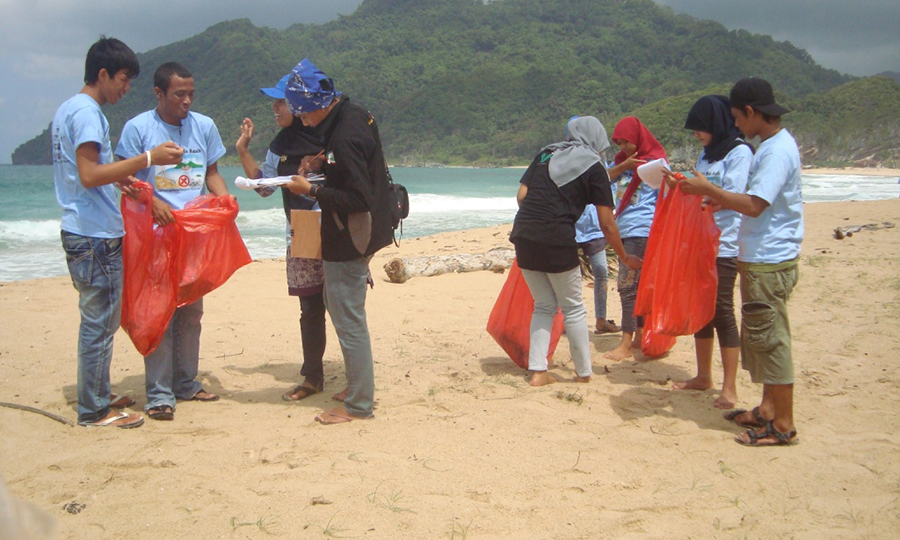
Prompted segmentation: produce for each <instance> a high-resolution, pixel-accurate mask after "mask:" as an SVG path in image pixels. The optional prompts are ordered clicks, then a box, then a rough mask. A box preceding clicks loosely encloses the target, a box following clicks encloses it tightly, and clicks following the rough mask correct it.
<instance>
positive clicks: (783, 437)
mask: <svg viewBox="0 0 900 540" xmlns="http://www.w3.org/2000/svg"><path fill="white" fill-rule="evenodd" d="M769 437H774V438H775V441H774V442H762V440H763V439H767V438H769ZM747 438H748V439H750V440H749V441H744V440H742V439H741V438H740V437H739V436H738V437H735V438H734V442H736V443H738V444H740V445H742V446H756V447H761V446H793V445H795V444H797V443H798V442H800V439H798V438H797V430H796V429H792V430H791V431H790V433H784V432H781V431H778V430H777V429H775V426H774V425H772V422H766V429H765V430H763V432H762V434H761V435H760V434H759V433H757V432H756V431H754V430H752V429H748V430H747Z"/></svg>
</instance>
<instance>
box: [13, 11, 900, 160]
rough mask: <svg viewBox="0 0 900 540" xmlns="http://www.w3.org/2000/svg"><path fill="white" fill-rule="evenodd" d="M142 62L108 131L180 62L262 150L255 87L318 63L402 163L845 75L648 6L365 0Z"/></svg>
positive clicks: (177, 46)
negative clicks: (747, 82)
mask: <svg viewBox="0 0 900 540" xmlns="http://www.w3.org/2000/svg"><path fill="white" fill-rule="evenodd" d="M119 37H121V38H122V39H124V40H125V41H126V42H127V41H128V39H127V36H119ZM139 57H140V60H141V66H142V74H141V76H140V77H139V78H138V79H137V80H136V81H135V83H134V86H133V90H132V92H131V93H130V94H128V95H127V96H126V97H125V98H124V99H123V100H122V101H121V102H120V103H119V104H118V105H116V106H115V107H106V108H105V112H106V114H107V115H108V117H109V119H110V123H111V125H112V133H113V134H114V135H116V134H118V133H119V132H120V130H121V127H122V125H123V124H124V122H125V121H126V120H127V119H128V118H130V117H132V116H134V115H135V114H137V113H139V112H141V111H143V110H146V109H149V108H152V107H153V106H154V105H155V102H154V100H153V98H152V93H151V90H152V89H151V86H152V73H153V71H154V70H155V69H156V67H157V66H158V65H159V64H160V63H162V62H165V61H169V60H176V61H179V62H182V63H183V64H185V65H186V66H187V67H188V68H189V69H191V70H192V71H193V72H194V75H195V80H196V87H197V94H196V101H195V105H194V110H196V111H198V112H202V113H204V114H208V115H209V116H211V117H213V118H214V119H215V120H216V122H217V124H218V126H219V130H220V132H221V133H222V137H223V139H224V140H225V141H226V146H227V147H229V149H231V148H232V146H233V142H234V139H235V138H236V135H237V131H238V125H239V123H240V121H241V119H242V118H243V117H244V116H249V117H251V118H252V119H253V120H254V123H255V124H256V126H257V136H256V137H255V140H254V145H253V146H252V150H253V152H254V154H255V155H257V156H262V155H263V154H264V149H265V147H266V146H267V144H268V142H269V140H271V138H272V136H273V135H274V133H275V129H276V128H275V126H274V122H273V121H272V119H271V111H270V105H271V101H270V100H269V99H268V98H265V97H263V96H262V95H261V94H259V92H258V91H257V89H258V88H259V87H260V86H269V85H271V84H273V83H274V82H275V81H277V80H278V78H279V77H280V76H281V75H283V74H284V73H286V72H287V71H288V70H290V68H291V67H292V66H293V65H294V64H295V63H296V62H298V61H300V60H301V59H302V58H304V57H309V58H310V59H312V60H313V62H314V63H316V65H318V66H319V67H320V68H322V69H323V70H324V71H325V72H326V73H328V74H329V75H330V76H332V77H333V78H334V79H335V81H336V84H337V86H338V88H339V89H340V90H342V91H343V92H344V93H345V94H347V95H349V96H350V97H351V98H352V99H353V100H355V101H357V102H360V103H362V104H364V105H366V106H367V107H368V108H369V109H370V110H371V111H372V112H373V113H374V114H375V116H376V118H377V119H378V121H379V124H380V127H381V133H382V138H383V140H384V144H385V151H386V153H387V154H388V158H389V160H390V161H392V162H394V163H407V164H423V163H446V164H478V165H498V164H499V165H502V164H509V163H522V162H525V161H527V160H528V159H529V158H530V157H531V155H532V154H533V153H534V152H535V151H536V149H537V148H539V147H540V146H541V145H542V144H545V143H547V142H551V141H553V140H556V139H558V138H559V137H560V136H561V134H562V127H563V125H564V122H565V119H566V118H568V117H569V116H572V115H574V114H580V115H585V114H592V115H595V116H598V117H599V118H600V119H601V120H602V121H603V122H604V123H605V124H606V125H607V126H608V127H609V128H610V131H611V128H612V125H613V124H614V123H615V121H617V120H618V119H619V118H621V117H622V116H624V115H625V114H628V113H629V112H632V111H642V110H645V109H644V108H646V107H651V109H646V110H647V112H648V114H650V113H651V111H668V110H669V109H671V110H670V111H669V112H668V113H667V114H670V116H671V118H669V120H670V122H669V124H667V125H671V126H674V128H675V134H674V135H673V136H675V137H682V139H683V138H684V133H682V131H683V130H681V125H682V124H681V123H682V122H683V116H684V114H685V113H686V110H687V109H686V108H685V107H684V106H683V103H687V106H689V105H690V101H691V99H693V98H691V97H690V96H694V97H696V95H694V94H693V93H695V92H697V91H702V90H706V89H709V88H719V89H718V90H717V91H720V92H721V91H727V89H728V87H729V85H730V83H732V82H734V81H735V80H737V79H739V78H741V77H745V76H750V75H755V76H761V77H765V78H767V79H769V80H770V81H772V83H773V85H774V86H775V88H776V89H777V90H778V91H779V93H780V95H782V96H785V98H786V99H788V100H789V101H791V102H792V103H794V102H797V103H807V102H809V103H815V102H816V99H817V98H816V96H819V95H820V94H823V93H825V92H828V91H831V90H832V89H835V88H837V87H839V86H840V85H842V84H844V83H847V82H848V81H850V80H851V79H850V78H849V77H846V76H842V75H840V74H839V73H837V72H835V71H833V70H827V69H824V68H822V67H820V66H818V65H817V64H815V62H813V61H812V59H811V58H810V57H809V55H808V54H807V53H806V52H805V51H803V50H800V49H798V48H796V47H794V46H793V45H791V44H789V43H787V42H776V41H773V40H772V39H771V38H770V37H767V36H760V35H754V34H750V33H748V32H746V31H742V30H739V31H728V30H726V29H725V28H724V27H723V26H722V25H720V24H718V23H715V22H711V21H700V20H697V19H694V18H692V17H689V16H686V15H676V14H675V13H674V12H673V11H672V10H670V9H669V8H664V7H660V6H658V5H657V4H655V3H653V2H651V1H650V0H627V1H626V0H498V1H494V2H489V3H483V2H482V1H480V0H365V1H364V2H363V3H362V4H361V5H360V7H359V8H358V9H357V11H356V12H355V13H353V14H352V15H349V16H341V17H339V18H338V19H337V20H335V21H332V22H329V23H327V24H323V25H303V24H298V25H294V26H291V27H289V28H287V29H286V30H272V29H267V28H257V27H255V26H254V25H253V24H251V23H250V22H249V21H247V20H238V21H230V22H225V23H221V24H218V25H215V26H213V27H210V28H209V29H207V30H206V31H205V32H203V33H201V34H198V35H197V36H194V37H192V38H190V39H187V40H184V41H180V42H177V43H173V44H170V45H167V46H164V47H160V48H157V49H154V50H151V51H149V52H147V53H145V54H141V55H139ZM853 91H854V90H853V88H851V89H850V92H851V93H852V92H853ZM886 92H887V94H889V95H894V94H896V93H897V90H896V88H895V89H893V90H889V89H888V90H886ZM891 92H893V94H891ZM828 95H830V94H828ZM677 96H680V97H677ZM685 96H688V97H685ZM670 99H674V101H669V100H670ZM834 99H839V98H838V97H835V98H834ZM661 100H662V101H661ZM667 104H668V105H667ZM667 107H668V108H669V109H667ZM679 107H680V108H679ZM878 107H880V105H879V104H877V103H876V104H875V109H876V110H877V109H878ZM813 109H815V110H813ZM895 110H896V109H895ZM828 114H830V113H829V112H828V111H826V110H822V108H813V107H811V108H810V109H809V115H811V116H810V117H809V120H804V121H805V122H806V123H804V124H802V125H803V126H804V128H807V127H808V128H809V129H820V128H823V126H827V127H828V128H829V129H834V130H836V131H835V133H836V134H838V135H832V139H831V141H832V142H834V141H835V140H837V139H835V137H838V138H839V134H840V132H841V126H839V125H837V126H835V125H831V122H830V121H827V120H824V118H825V117H826V116H827V115H828ZM822 115H825V116H822ZM797 116H798V118H799V117H800V115H797ZM804 118H805V117H804ZM49 120H50V119H48V122H49ZM798 127H799V124H798ZM44 136H45V135H44ZM667 136H668V134H660V138H666V137H667ZM815 140H818V139H815ZM230 152H231V153H233V150H230ZM820 152H821V150H820ZM34 161H42V162H49V145H48V144H46V143H45V141H42V140H41V139H40V137H38V138H36V139H34V140H33V141H29V142H28V143H26V144H24V145H22V146H21V147H20V148H19V149H17V151H16V153H15V154H14V155H13V162H14V163H25V162H34Z"/></svg>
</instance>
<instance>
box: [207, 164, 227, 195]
mask: <svg viewBox="0 0 900 540" xmlns="http://www.w3.org/2000/svg"><path fill="white" fill-rule="evenodd" d="M206 189H208V190H209V191H210V193H212V194H213V195H215V196H217V197H221V196H222V195H228V188H227V187H225V179H224V178H222V175H221V174H219V162H218V161H217V162H215V163H213V164H211V165H208V166H207V167H206Z"/></svg>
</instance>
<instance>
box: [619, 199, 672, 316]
mask: <svg viewBox="0 0 900 540" xmlns="http://www.w3.org/2000/svg"><path fill="white" fill-rule="evenodd" d="M666 192H667V190H666V186H665V184H663V186H662V187H661V188H660V190H659V199H658V200H657V202H656V210H655V211H654V213H653V222H652V223H651V224H650V237H649V238H647V247H646V248H645V249H644V262H643V263H642V264H641V279H640V282H638V292H637V298H636V299H635V302H634V314H635V315H637V316H642V317H646V316H647V315H650V312H651V311H652V310H653V291H654V288H655V284H656V268H657V262H658V261H659V257H657V253H658V252H659V241H660V238H662V236H663V229H664V228H665V225H666V220H665V218H664V217H662V216H665V215H666V211H667V207H668V205H669V203H670V201H671V198H670V197H666ZM623 270H624V269H623Z"/></svg>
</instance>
